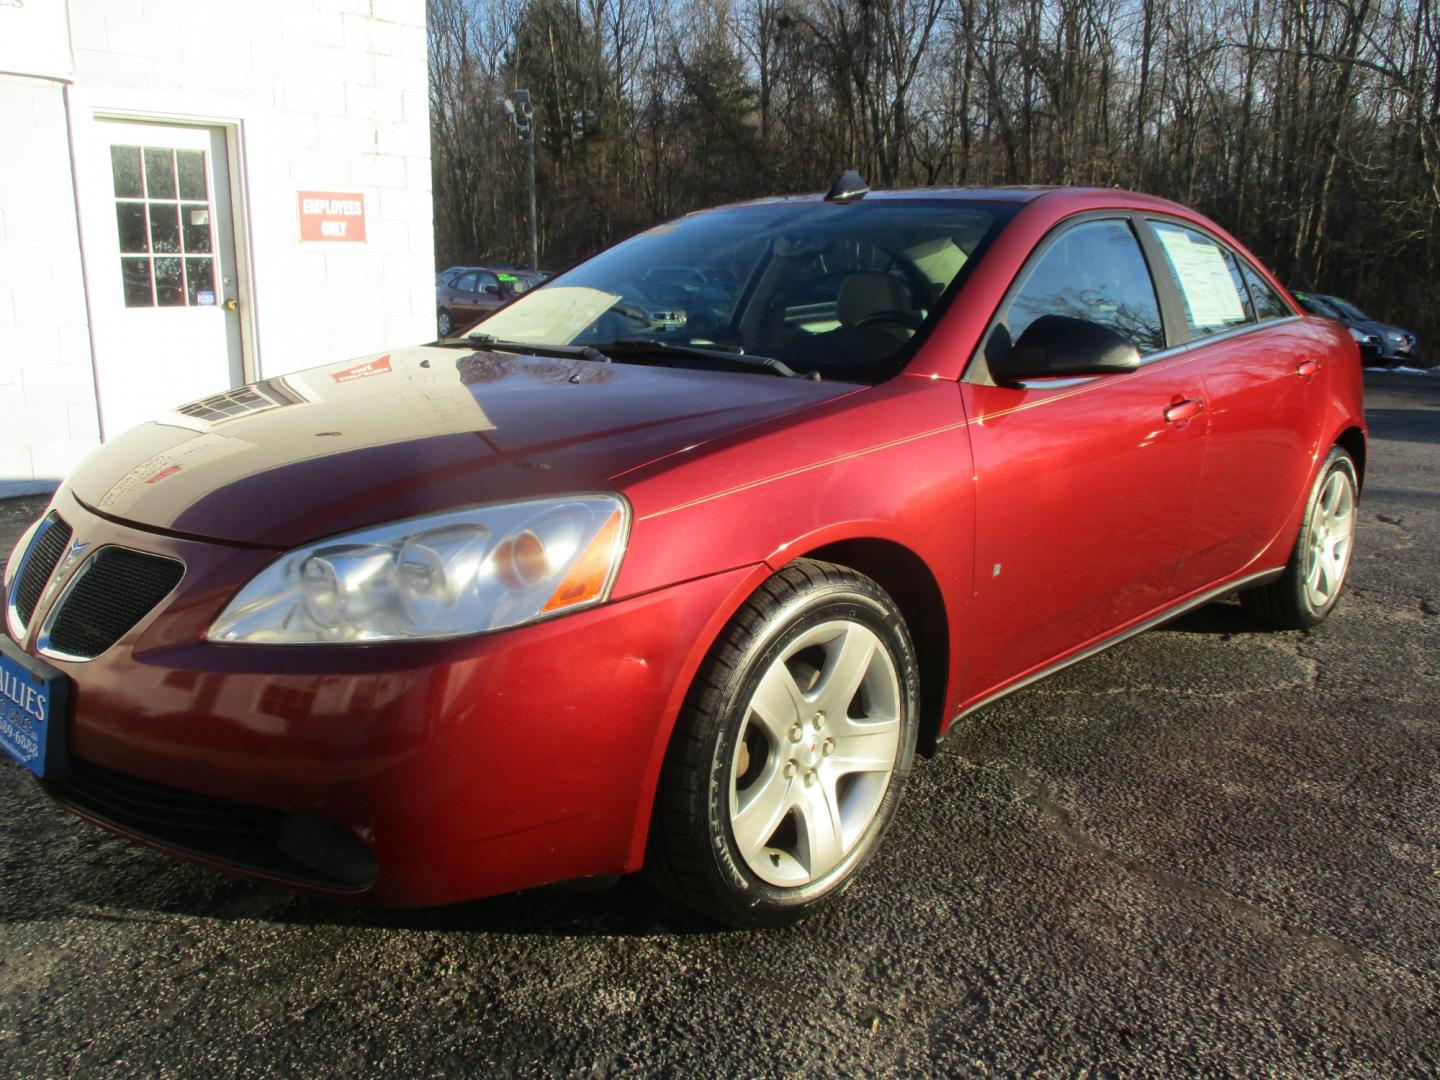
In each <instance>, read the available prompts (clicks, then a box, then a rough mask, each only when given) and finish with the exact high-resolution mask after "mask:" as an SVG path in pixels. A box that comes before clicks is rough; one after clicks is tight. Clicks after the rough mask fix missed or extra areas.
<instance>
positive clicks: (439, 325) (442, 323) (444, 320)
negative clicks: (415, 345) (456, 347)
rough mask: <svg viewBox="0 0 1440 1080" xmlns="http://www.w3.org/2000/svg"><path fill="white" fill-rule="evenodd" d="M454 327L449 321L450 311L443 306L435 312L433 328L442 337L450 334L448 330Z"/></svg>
mask: <svg viewBox="0 0 1440 1080" xmlns="http://www.w3.org/2000/svg"><path fill="white" fill-rule="evenodd" d="M454 329H455V327H454V325H453V324H452V323H451V321H450V312H448V311H446V310H445V309H444V308H443V307H442V308H441V309H440V310H439V311H437V312H436V313H435V330H436V332H437V333H439V335H440V336H441V337H442V338H447V337H449V336H450V331H451V330H454Z"/></svg>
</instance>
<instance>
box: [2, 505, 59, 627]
mask: <svg viewBox="0 0 1440 1080" xmlns="http://www.w3.org/2000/svg"><path fill="white" fill-rule="evenodd" d="M70 536H71V529H70V526H69V525H67V524H66V523H65V519H64V518H62V517H61V516H60V515H59V514H56V513H54V512H53V511H52V512H51V513H50V514H48V515H46V517H45V520H44V522H43V523H41V525H40V528H39V529H38V530H37V531H36V533H35V537H34V539H32V540H31V541H30V547H29V550H27V551H26V552H25V553H24V554H22V555H21V556H20V560H21V565H20V573H19V576H18V578H17V580H16V582H15V596H14V604H15V614H16V615H17V616H18V617H19V622H20V625H19V626H17V627H15V629H16V630H17V631H20V632H23V631H24V629H25V627H26V626H28V625H29V624H30V618H31V616H33V615H34V614H35V606H36V605H37V604H38V603H40V594H41V593H43V592H44V591H45V583H46V582H47V581H49V580H50V575H51V574H53V573H54V572H55V564H56V563H58V562H59V561H60V557H61V556H62V555H64V554H65V548H66V547H67V546H68V545H69V543H70Z"/></svg>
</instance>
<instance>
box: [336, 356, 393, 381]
mask: <svg viewBox="0 0 1440 1080" xmlns="http://www.w3.org/2000/svg"><path fill="white" fill-rule="evenodd" d="M388 374H390V354H389V353H386V354H385V355H384V356H382V357H380V359H378V360H371V361H370V362H369V363H365V364H356V365H355V366H354V367H348V368H346V369H345V370H344V371H332V372H331V373H330V377H331V378H332V379H334V380H335V381H336V382H337V383H341V382H351V381H353V380H355V379H368V378H369V377H370V376H371V375H388Z"/></svg>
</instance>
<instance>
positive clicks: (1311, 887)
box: [0, 375, 1440, 1077]
mask: <svg viewBox="0 0 1440 1080" xmlns="http://www.w3.org/2000/svg"><path fill="white" fill-rule="evenodd" d="M1367 392H1368V405H1369V408H1368V412H1369V417H1370V422H1371V425H1372V435H1373V442H1372V444H1371V450H1370V467H1369V474H1368V477H1367V484H1366V491H1365V496H1364V500H1363V502H1362V504H1361V510H1362V521H1361V525H1360V531H1359V537H1358V545H1357V554H1356V559H1355V563H1354V567H1353V571H1352V574H1351V578H1350V584H1349V590H1348V592H1347V594H1346V595H1345V597H1344V598H1343V599H1342V600H1341V603H1340V605H1339V608H1338V609H1337V611H1336V612H1335V614H1334V615H1333V616H1332V617H1331V619H1330V620H1329V621H1328V622H1327V623H1326V624H1325V625H1323V626H1322V627H1321V628H1320V629H1318V630H1317V631H1315V632H1313V633H1281V632H1273V631H1269V630H1266V629H1264V628H1262V627H1260V626H1259V625H1257V624H1255V623H1252V622H1250V621H1249V620H1247V619H1246V618H1245V617H1244V615H1243V614H1241V612H1240V609H1239V607H1238V605H1237V604H1235V603H1233V602H1222V603H1218V604H1214V605H1211V606H1210V607H1207V608H1204V609H1201V610H1199V611H1197V612H1194V613H1192V614H1190V615H1188V616H1186V617H1184V618H1182V619H1180V620H1179V621H1176V622H1174V623H1171V624H1170V625H1168V626H1167V627H1164V628H1162V629H1159V630H1155V631H1151V632H1150V633H1147V634H1143V635H1141V636H1139V637H1137V638H1134V639H1132V640H1130V641H1128V642H1126V643H1125V644H1123V645H1120V646H1118V647H1116V648H1115V649H1113V650H1111V651H1110V652H1108V653H1105V654H1102V655H1101V656H1099V657H1096V658H1094V659H1091V660H1088V661H1086V662H1084V663H1081V664H1078V665H1076V666H1074V667H1071V668H1069V669H1067V670H1065V671H1064V672H1062V673H1060V674H1059V675H1057V676H1055V677H1054V678H1052V679H1050V680H1049V681H1047V682H1043V683H1040V684H1038V685H1036V686H1035V687H1033V688H1031V689H1028V690H1026V691H1024V692H1022V693H1020V694H1016V695H1014V696H1012V697H1010V698H1008V699H1006V700H1005V701H1003V702H1002V703H1000V704H998V705H996V706H993V707H991V708H990V709H988V710H985V711H983V712H982V713H980V714H977V715H976V716H974V717H972V718H970V719H969V720H967V721H966V722H965V723H964V724H963V726H962V728H961V729H960V730H959V731H957V732H956V733H955V734H953V735H952V737H951V738H950V740H949V742H948V744H947V746H946V748H945V750H944V751H943V752H942V754H941V755H940V756H939V757H938V758H936V759H935V760H933V761H929V762H922V763H920V764H919V765H918V766H917V769H916V772H915V774H914V776H913V778H912V782H911V786H910V790H909V793H908V796H907V799H906V802H905V803H904V805H903V806H902V808H901V811H900V814H899V818H898V821H897V822H896V825H895V827H894V828H893V829H892V831H891V833H890V836H889V838H888V840H887V842H886V845H885V848H884V850H883V851H882V852H881V854H880V855H879V856H878V857H877V859H876V861H875V862H874V863H872V865H871V866H870V868H869V869H868V870H867V872H866V873H865V874H864V876H863V877H862V879H861V880H860V881H858V882H857V883H856V885H855V887H854V888H852V889H851V890H850V891H849V892H848V893H847V894H846V895H845V896H844V897H843V899H842V900H841V901H840V903H839V904H838V905H837V906H835V907H834V908H833V909H832V910H830V911H828V912H826V913H824V914H822V915H820V916H818V917H816V918H814V919H812V920H811V921H809V922H807V923H804V924H802V925H801V926H799V927H796V928H792V929H788V930H782V931H765V932H734V931H721V930H716V929H714V928H712V927H709V926H707V925H705V924H704V923H702V922H700V921H699V920H697V919H695V918H692V917H690V916H689V915H687V914H686V913H685V912H683V911H681V910H678V909H676V908H674V907H672V906H670V905H669V904H668V903H666V902H663V901H662V900H660V899H658V898H657V897H656V896H654V895H653V894H651V893H650V892H649V891H648V890H647V889H646V888H645V887H644V886H643V885H642V884H641V883H639V882H637V881H629V880H627V881H624V882H622V883H621V884H620V885H619V886H617V887H616V888H615V889H614V890H612V891H610V892H604V893H595V894H574V893H549V892H541V893H534V894H530V895H524V896H513V897H504V898H500V899H497V900H490V901H482V902H478V903H473V904H467V905H462V906H459V907H454V908H448V909H443V910H437V911H423V912H383V911H372V910H364V909H355V908H349V907H342V906H336V905H333V904H328V903H322V902H319V901H316V900H313V899H309V898H306V897H303V896H299V895H296V894H291V893H288V892H284V891H281V890H278V889H272V888H267V887H262V886H258V885H253V884H249V883H246V882H241V881H235V880H231V879H229V878H226V877H224V876H221V875H218V874H215V873H212V872H210V871H206V870H202V869H199V868H196V867H192V866H189V865H186V864H182V863H179V862H174V861H171V860H169V859H167V858H165V857H163V856H161V855H158V854H155V853H153V852H150V851H148V850H146V849H144V848H141V847H139V846H136V845H133V844H130V843H127V842H125V841H123V840H120V839H118V838H116V837H113V836H111V835H109V834H108V833H105V832H102V831H101V830H98V829H95V828H93V827H92V826H89V825H87V824H85V823H84V822H82V821H80V820H79V819H77V818H74V817H72V816H71V815H69V814H68V813H66V812H65V811H63V810H61V809H59V808H58V807H56V806H54V805H53V804H52V803H50V802H49V801H48V800H47V799H46V798H45V797H44V796H43V794H42V793H41V792H40V790H39V789H38V788H37V787H36V786H35V784H33V783H32V782H31V781H30V779H29V776H28V774H26V773H24V772H22V771H21V770H20V769H19V767H18V766H14V765H11V764H10V763H8V762H6V763H4V764H3V765H0V1074H3V1075H9V1076H44V1077H62V1076H94V1075H102V1074H103V1075H106V1076H114V1075H144V1076H177V1077H180V1076H183V1077H197V1076H226V1075H234V1076H257V1077H259V1076H282V1075H305V1076H331V1075H370V1074H376V1075H399V1076H459V1075H466V1076H479V1075H497V1076H503V1075H512V1074H519V1075H533V1074H544V1075H567V1076H568V1075H575V1076H588V1075H596V1076H615V1075H656V1074H661V1075H666V1074H676V1075H685V1076H727V1077H729V1076H735V1077H779V1076H839V1075H843V1076H855V1075H920V1074H925V1075H951V1076H953V1075H993V1074H999V1075H1014V1074H1025V1075H1033V1076H1041V1077H1051V1076H1053V1077H1062V1076H1064V1077H1082V1076H1087V1077H1088V1076H1122V1075H1162V1074H1163V1075H1179V1074H1190V1075H1193V1074H1201V1073H1203V1074H1206V1075H1224V1074H1232V1075H1244V1076H1255V1075H1260V1074H1265V1075H1275V1076H1307V1077H1309V1076H1329V1075H1346V1076H1375V1077H1396V1076H1416V1075H1435V1074H1436V1073H1437V1072H1440V960H1437V958H1440V813H1437V808H1440V377H1423V376H1416V377H1407V376H1404V375H1375V376H1370V377H1368V383H1367ZM43 504H44V500H43V499H39V500H37V499H28V500H12V501H10V502H7V503H4V504H0V545H3V547H4V548H5V549H6V550H8V549H9V547H10V546H11V545H12V544H13V543H14V541H15V538H16V537H17V536H18V535H19V532H20V531H21V529H23V528H24V526H25V524H26V523H28V521H30V520H32V519H33V518H34V517H35V516H36V515H37V514H38V513H39V512H40V511H41V509H42V508H43ZM482 782H483V778H482ZM537 782H539V781H537Z"/></svg>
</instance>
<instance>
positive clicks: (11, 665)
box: [0, 634, 70, 780]
mask: <svg viewBox="0 0 1440 1080" xmlns="http://www.w3.org/2000/svg"><path fill="white" fill-rule="evenodd" d="M69 700H70V679H69V678H68V677H67V676H66V675H65V674H64V673H63V672H60V671H56V670H55V669H54V668H52V667H51V666H50V665H49V664H46V663H42V662H41V661H39V660H36V659H35V658H34V657H33V656H31V655H29V654H28V653H26V652H25V651H24V650H22V649H21V648H20V647H19V646H18V645H16V644H15V643H14V642H13V641H11V640H10V639H9V638H8V637H5V636H4V635H3V634H0V750H4V751H5V752H6V753H7V754H9V755H10V756H11V757H12V758H14V759H15V760H16V761H18V762H19V763H20V764H21V765H24V766H25V768H27V769H29V770H30V771H31V772H32V773H34V774H35V775H36V776H43V777H46V778H47V779H52V780H53V779H55V778H57V777H60V776H62V775H63V774H64V772H65V721H66V713H67V709H68V706H69Z"/></svg>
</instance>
